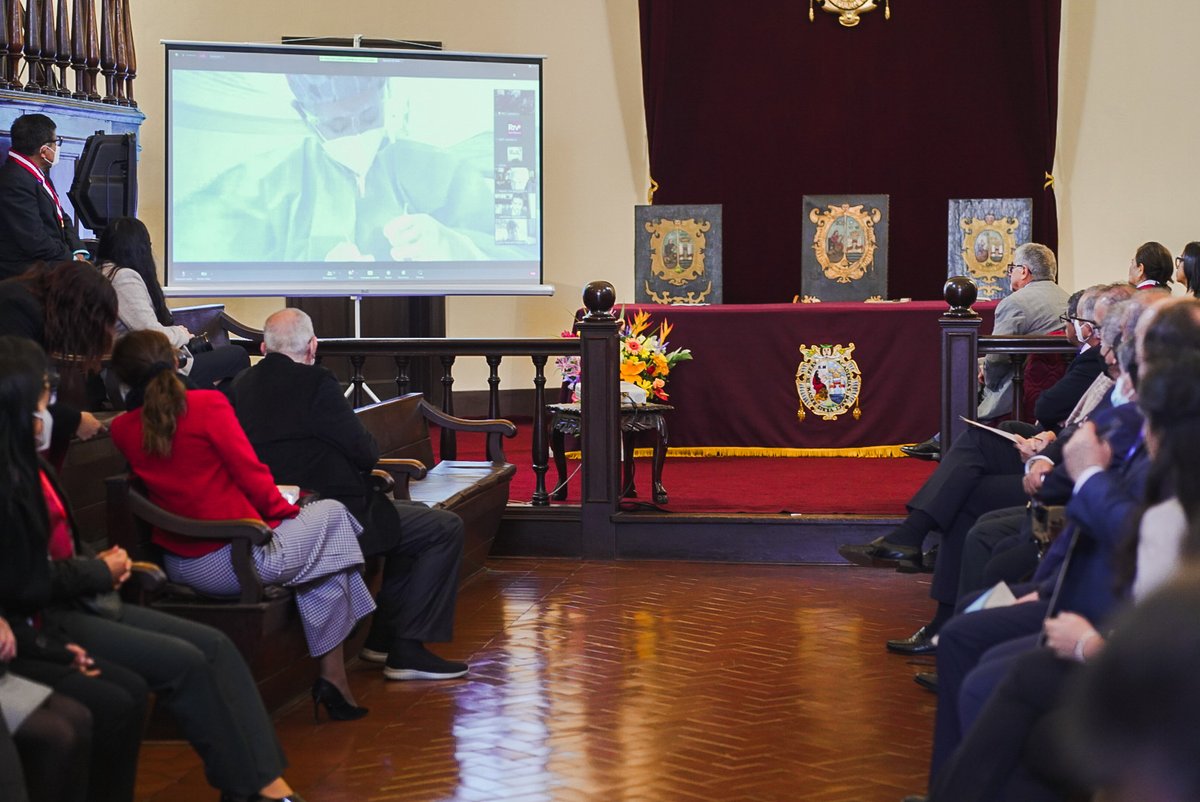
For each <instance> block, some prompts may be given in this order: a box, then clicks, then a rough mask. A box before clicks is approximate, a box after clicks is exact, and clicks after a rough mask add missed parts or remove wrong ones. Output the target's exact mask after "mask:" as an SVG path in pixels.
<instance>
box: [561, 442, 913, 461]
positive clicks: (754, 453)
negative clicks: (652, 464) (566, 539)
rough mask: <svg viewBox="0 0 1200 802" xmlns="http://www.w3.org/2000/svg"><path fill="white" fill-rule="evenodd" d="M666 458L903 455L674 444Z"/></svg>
mask: <svg viewBox="0 0 1200 802" xmlns="http://www.w3.org/2000/svg"><path fill="white" fill-rule="evenodd" d="M653 455H654V449H651V448H635V449H634V450H633V456H634V457H651V456H653ZM667 456H668V457H858V458H862V459H889V458H892V457H904V456H906V455H905V453H904V452H903V451H901V450H900V446H898V445H895V446H860V447H858V448H756V447H753V446H678V447H674V446H672V447H668V448H667ZM566 457H567V459H579V458H580V452H578V451H568V452H567V454H566Z"/></svg>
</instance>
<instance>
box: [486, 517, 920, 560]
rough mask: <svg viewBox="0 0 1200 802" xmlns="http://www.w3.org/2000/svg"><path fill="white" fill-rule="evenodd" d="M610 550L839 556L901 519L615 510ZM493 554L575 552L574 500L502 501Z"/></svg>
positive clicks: (626, 554) (642, 554)
mask: <svg viewBox="0 0 1200 802" xmlns="http://www.w3.org/2000/svg"><path fill="white" fill-rule="evenodd" d="M613 520H614V522H615V523H616V526H617V545H616V551H617V558H618V559H622V560H689V561H707V562H727V563H786V564H803V565H830V564H844V563H845V561H844V560H842V558H841V557H839V556H838V553H837V547H838V546H840V545H842V544H843V543H865V542H867V541H868V540H872V539H874V538H876V537H879V536H880V535H884V534H887V533H888V532H889V531H891V529H892V528H894V527H895V526H896V525H897V524H898V523H900V521H901V520H902V519H901V518H900V517H898V516H873V515H799V514H793V515H783V514H775V515H734V514H712V513H668V512H654V511H637V512H618V513H616V515H615V516H614V518H613ZM491 553H492V556H494V557H562V558H575V559H579V558H581V557H582V555H583V546H582V529H581V524H580V518H579V508H578V507H574V506H552V507H530V506H527V505H509V507H508V508H507V510H506V511H505V514H504V519H503V521H502V522H501V524H500V532H499V534H497V536H496V541H495V543H494V545H493V546H492V552H491Z"/></svg>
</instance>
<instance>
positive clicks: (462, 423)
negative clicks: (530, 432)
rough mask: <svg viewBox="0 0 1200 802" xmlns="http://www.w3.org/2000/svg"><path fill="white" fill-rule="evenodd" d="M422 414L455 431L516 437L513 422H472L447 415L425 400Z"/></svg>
mask: <svg viewBox="0 0 1200 802" xmlns="http://www.w3.org/2000/svg"><path fill="white" fill-rule="evenodd" d="M421 414H422V415H424V416H425V417H426V418H427V419H428V420H431V421H433V422H434V423H436V424H437V425H438V426H442V427H444V428H446V429H454V430H455V431H459V432H496V433H497V434H502V435H504V436H505V437H516V436H517V427H516V424H514V423H513V422H512V421H509V420H504V419H503V418H483V419H480V420H470V419H468V418H457V417H455V416H454V415H447V414H446V413H445V412H442V411H441V410H440V409H438V408H437V407H435V406H433V405H432V404H430V403H429V402H428V401H425V400H424V399H422V400H421Z"/></svg>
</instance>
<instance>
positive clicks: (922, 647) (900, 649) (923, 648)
mask: <svg viewBox="0 0 1200 802" xmlns="http://www.w3.org/2000/svg"><path fill="white" fill-rule="evenodd" d="M887 648H888V651H889V652H895V653H896V654H929V653H931V652H936V651H937V647H936V646H934V645H933V635H932V634H931V633H930V632H929V630H928V629H927V628H926V627H921V628H920V629H918V630H917V631H916V632H914V633H913V634H911V635H909V636H908V637H907V638H903V639H902V640H890V641H888V642H887Z"/></svg>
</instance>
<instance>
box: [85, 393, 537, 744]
mask: <svg viewBox="0 0 1200 802" xmlns="http://www.w3.org/2000/svg"><path fill="white" fill-rule="evenodd" d="M358 414H359V415H360V416H362V420H363V423H364V424H365V425H366V426H367V428H368V429H369V430H370V431H371V433H372V434H373V435H374V436H375V437H376V438H377V440H378V441H379V446H380V450H381V453H382V454H383V456H384V459H383V461H382V462H381V468H383V469H384V470H386V471H387V472H388V473H389V474H390V475H392V476H393V477H395V479H396V482H395V493H396V497H397V498H409V499H411V500H413V501H418V502H421V503H424V504H427V505H429V506H431V507H435V508H438V509H446V510H449V511H451V512H454V513H457V514H458V515H460V516H461V517H462V518H463V522H464V524H465V528H466V543H465V547H464V555H463V566H462V570H461V571H460V573H459V581H460V583H461V582H462V581H465V580H466V579H468V578H469V577H470V576H471V575H473V574H474V573H475V572H477V571H479V570H481V569H482V567H483V561H484V560H485V559H486V557H487V552H488V550H489V549H490V548H491V541H492V539H494V538H495V535H496V531H497V530H498V528H499V526H500V517H501V515H502V514H503V512H504V508H505V506H506V505H507V503H508V489H509V484H510V483H511V481H512V476H513V474H514V473H515V470H516V469H515V467H514V466H512V465H509V464H507V463H506V462H505V461H504V453H503V450H502V448H501V446H500V443H501V438H502V437H513V436H515V434H516V427H515V426H513V424H511V423H509V422H508V421H469V420H464V419H461V418H454V417H452V416H449V415H445V414H443V413H441V412H440V411H438V410H436V409H435V408H433V407H431V406H430V405H429V404H427V403H425V401H424V399H423V398H422V397H421V396H420V395H408V396H404V397H401V398H396V399H392V400H389V401H384V402H382V403H379V404H375V405H373V406H371V407H365V408H363V409H362V410H359V413H358ZM429 421H433V422H435V423H436V424H437V425H439V426H444V427H447V428H451V429H454V430H455V431H456V432H462V433H471V432H476V433H481V434H485V435H486V436H487V438H488V451H487V453H488V455H489V461H486V462H463V461H445V462H440V463H439V462H436V460H435V459H434V457H433V449H432V443H431V440H430V436H429V425H428V422H429ZM154 526H158V527H160V528H163V529H167V530H169V531H172V532H177V533H179V534H182V535H187V536H192V537H201V538H204V537H208V538H220V539H229V540H230V541H231V543H232V544H233V560H234V565H235V571H238V572H239V576H242V577H243V579H242V581H241V586H242V594H241V597H240V598H236V599H219V598H212V597H206V596H203V595H201V594H198V593H196V592H195V591H193V590H192V589H191V588H188V587H186V586H180V585H175V584H172V583H168V584H167V585H166V586H165V587H164V588H163V589H162V590H161V591H160V592H158V593H156V594H154V595H152V596H149V597H147V598H143V599H140V601H142V602H143V603H146V604H149V605H150V606H153V607H154V608H156V609H160V610H163V611H164V612H169V613H172V614H175V615H179V616H182V617H184V618H188V619H190V620H193V621H200V622H202V623H205V624H209V625H211V626H213V627H216V628H217V629H219V630H221V631H222V632H224V633H225V634H226V635H228V636H229V637H230V639H231V640H233V642H234V644H235V645H236V646H237V647H238V650H239V651H240V652H241V653H242V656H243V657H244V658H245V659H246V662H247V664H248V665H249V666H250V670H251V672H252V673H253V675H254V677H255V680H256V681H257V683H258V687H259V692H260V693H261V694H262V697H263V701H264V703H265V704H266V706H267V709H268V710H277V709H279V708H280V707H282V706H283V705H285V704H287V703H288V702H289V701H291V700H292V699H294V698H296V697H297V696H299V695H300V694H302V693H304V692H305V691H307V689H308V687H309V685H310V684H311V683H312V679H313V677H314V676H315V671H316V666H315V663H314V662H313V660H312V659H311V658H310V657H309V656H308V652H307V644H306V643H305V640H304V634H303V629H302V626H301V622H300V617H299V612H298V611H297V608H296V605H295V604H294V603H293V602H292V594H291V591H289V590H287V589H285V588H280V587H272V586H263V585H262V584H261V583H260V582H258V580H257V577H256V576H254V574H253V570H251V569H250V568H249V566H250V563H249V556H248V555H249V553H250V548H251V545H252V544H255V543H261V542H264V541H265V539H266V538H268V537H269V536H270V534H269V533H270V530H269V529H267V528H266V526H265V524H263V523H262V522H261V521H231V522H216V521H195V520H190V519H185V518H180V517H179V516H174V515H171V514H170V513H168V512H166V511H164V510H162V509H161V508H159V507H157V506H156V505H154V504H153V503H151V502H150V500H149V499H148V498H147V497H146V496H145V494H144V493H143V492H142V491H141V490H140V488H139V486H138V483H137V481H136V480H131V479H130V478H129V477H128V476H124V475H123V476H115V477H112V478H110V479H109V480H108V532H109V536H110V541H111V542H112V543H113V544H114V545H120V546H123V547H124V548H125V549H126V550H127V551H128V552H129V553H130V554H131V555H132V556H133V558H134V559H135V560H140V561H148V562H155V563H158V564H160V565H161V562H162V560H161V553H160V552H159V550H158V548H157V547H156V546H154V545H153V544H152V543H151V541H150V536H151V530H152V527H154ZM372 562H376V563H377V562H378V561H372ZM378 573H379V571H378V565H371V564H368V570H367V578H368V584H372V585H377V584H378V581H377V580H378ZM366 629H367V628H366V627H359V628H358V630H359V631H358V632H357V633H356V635H355V636H354V637H353V638H351V640H350V641H348V642H347V644H346V656H347V658H350V657H353V656H355V655H356V654H357V653H358V650H359V648H360V647H361V645H362V640H363V639H364V638H365V636H366ZM155 731H156V732H158V733H159V734H163V733H164V732H165V730H163V729H159V728H158V727H157V726H156V727H155Z"/></svg>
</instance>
